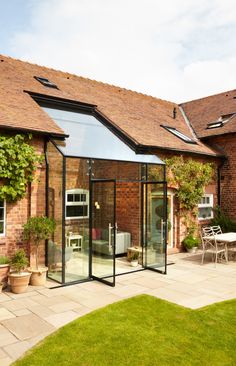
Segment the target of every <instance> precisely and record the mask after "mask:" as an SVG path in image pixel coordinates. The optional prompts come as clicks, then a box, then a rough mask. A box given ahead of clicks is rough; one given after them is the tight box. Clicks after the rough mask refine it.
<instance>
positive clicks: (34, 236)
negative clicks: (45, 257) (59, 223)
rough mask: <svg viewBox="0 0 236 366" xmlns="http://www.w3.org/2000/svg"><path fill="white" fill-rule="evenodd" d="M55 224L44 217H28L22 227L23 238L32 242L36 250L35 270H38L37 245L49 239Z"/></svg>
mask: <svg viewBox="0 0 236 366" xmlns="http://www.w3.org/2000/svg"><path fill="white" fill-rule="evenodd" d="M55 228H56V223H55V221H54V220H53V219H49V218H48V217H45V216H35V217H30V218H29V220H28V222H27V223H26V224H25V225H23V237H24V239H25V240H30V241H32V244H34V245H35V249H36V269H38V256H39V244H40V241H41V240H46V239H49V238H50V236H51V234H52V233H53V232H54V231H55Z"/></svg>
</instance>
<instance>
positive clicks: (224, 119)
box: [207, 113, 235, 130]
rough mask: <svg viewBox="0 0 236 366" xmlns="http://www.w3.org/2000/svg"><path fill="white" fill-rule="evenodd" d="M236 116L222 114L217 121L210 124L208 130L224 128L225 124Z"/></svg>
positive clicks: (233, 114)
mask: <svg viewBox="0 0 236 366" xmlns="http://www.w3.org/2000/svg"><path fill="white" fill-rule="evenodd" d="M234 116H235V113H228V114H222V116H220V118H218V120H217V121H215V122H211V123H208V125H207V130H209V129H211V128H219V127H223V126H224V124H225V123H227V122H228V121H229V120H230V119H231V118H232V117H234Z"/></svg>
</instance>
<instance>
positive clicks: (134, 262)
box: [130, 252, 139, 267]
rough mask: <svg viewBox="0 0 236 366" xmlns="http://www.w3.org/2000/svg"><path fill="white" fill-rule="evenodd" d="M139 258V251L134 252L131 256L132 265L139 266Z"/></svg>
mask: <svg viewBox="0 0 236 366" xmlns="http://www.w3.org/2000/svg"><path fill="white" fill-rule="evenodd" d="M138 259H139V252H133V253H132V254H131V256H130V264H131V267H137V265H138Z"/></svg>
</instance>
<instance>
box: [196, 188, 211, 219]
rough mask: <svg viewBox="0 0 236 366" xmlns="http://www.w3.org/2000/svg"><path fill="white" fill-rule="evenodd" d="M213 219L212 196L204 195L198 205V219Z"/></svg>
mask: <svg viewBox="0 0 236 366" xmlns="http://www.w3.org/2000/svg"><path fill="white" fill-rule="evenodd" d="M212 218H213V194H204V195H203V196H202V198H201V200H200V202H199V204H198V219H199V220H208V219H212Z"/></svg>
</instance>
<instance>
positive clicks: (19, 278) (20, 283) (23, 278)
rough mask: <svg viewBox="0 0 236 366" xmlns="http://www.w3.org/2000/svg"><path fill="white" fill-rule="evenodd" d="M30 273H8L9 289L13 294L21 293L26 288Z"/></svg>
mask: <svg viewBox="0 0 236 366" xmlns="http://www.w3.org/2000/svg"><path fill="white" fill-rule="evenodd" d="M30 276H31V273H29V272H22V273H20V274H19V273H10V274H9V276H8V278H9V280H10V285H11V290H12V292H14V294H21V293H22V292H25V291H26V290H27V287H28V284H29V280H30Z"/></svg>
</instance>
